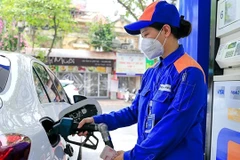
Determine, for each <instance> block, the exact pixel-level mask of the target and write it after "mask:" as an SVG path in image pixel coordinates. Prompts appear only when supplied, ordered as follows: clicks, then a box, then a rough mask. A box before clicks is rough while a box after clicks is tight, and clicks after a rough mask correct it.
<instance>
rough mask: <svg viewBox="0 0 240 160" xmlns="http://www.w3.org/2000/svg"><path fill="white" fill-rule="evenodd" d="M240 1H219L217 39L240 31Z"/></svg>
mask: <svg viewBox="0 0 240 160" xmlns="http://www.w3.org/2000/svg"><path fill="white" fill-rule="evenodd" d="M239 5H240V1H239V0H220V1H218V12H217V22H218V23H217V37H221V36H224V35H225V34H227V33H232V32H234V31H237V30H240V10H239V9H238V8H237V7H238V6H239Z"/></svg>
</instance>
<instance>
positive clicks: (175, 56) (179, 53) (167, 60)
mask: <svg viewBox="0 0 240 160" xmlns="http://www.w3.org/2000/svg"><path fill="white" fill-rule="evenodd" d="M183 54H184V49H183V46H182V45H179V47H178V49H177V50H175V51H174V52H172V53H171V54H169V55H168V56H167V57H166V58H164V59H160V64H162V65H163V66H165V67H167V66H168V65H170V64H173V63H174V62H175V61H176V60H177V59H178V58H180V57H181V56H182V55H183Z"/></svg>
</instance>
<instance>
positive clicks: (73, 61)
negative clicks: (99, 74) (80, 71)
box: [49, 57, 114, 67]
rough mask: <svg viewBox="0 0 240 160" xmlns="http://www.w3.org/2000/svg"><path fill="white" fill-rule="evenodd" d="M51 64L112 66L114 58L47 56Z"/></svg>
mask: <svg viewBox="0 0 240 160" xmlns="http://www.w3.org/2000/svg"><path fill="white" fill-rule="evenodd" d="M49 58H50V64H51V65H66V66H96V67H97V66H99V67H113V63H114V60H106V59H81V58H64V57H49Z"/></svg>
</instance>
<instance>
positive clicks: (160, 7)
mask: <svg viewBox="0 0 240 160" xmlns="http://www.w3.org/2000/svg"><path fill="white" fill-rule="evenodd" d="M156 22H157V23H161V24H168V25H170V26H172V27H177V28H179V27H180V16H179V12H178V10H177V8H176V7H175V5H173V4H169V3H167V2H166V1H156V2H153V3H151V4H150V5H149V6H148V7H147V8H146V9H145V10H144V12H143V14H142V15H141V17H140V18H139V20H138V21H137V22H134V23H131V24H128V25H126V26H125V27H124V28H125V30H126V32H127V33H129V34H132V35H137V34H140V30H141V29H143V28H145V27H148V26H150V25H151V24H153V23H156Z"/></svg>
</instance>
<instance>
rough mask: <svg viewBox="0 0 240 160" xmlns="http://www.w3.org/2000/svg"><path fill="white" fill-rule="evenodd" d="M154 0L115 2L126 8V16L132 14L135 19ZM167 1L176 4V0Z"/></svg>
mask: <svg viewBox="0 0 240 160" xmlns="http://www.w3.org/2000/svg"><path fill="white" fill-rule="evenodd" d="M154 1H155V0H117V2H118V3H119V4H120V5H121V6H122V7H123V8H125V9H126V16H127V17H128V16H129V15H130V16H132V17H133V18H134V19H135V20H136V21H137V20H138V17H139V15H140V14H141V13H142V12H143V11H144V9H145V8H146V6H148V5H149V3H151V2H154ZM168 2H170V3H172V4H174V5H176V2H177V0H168Z"/></svg>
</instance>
